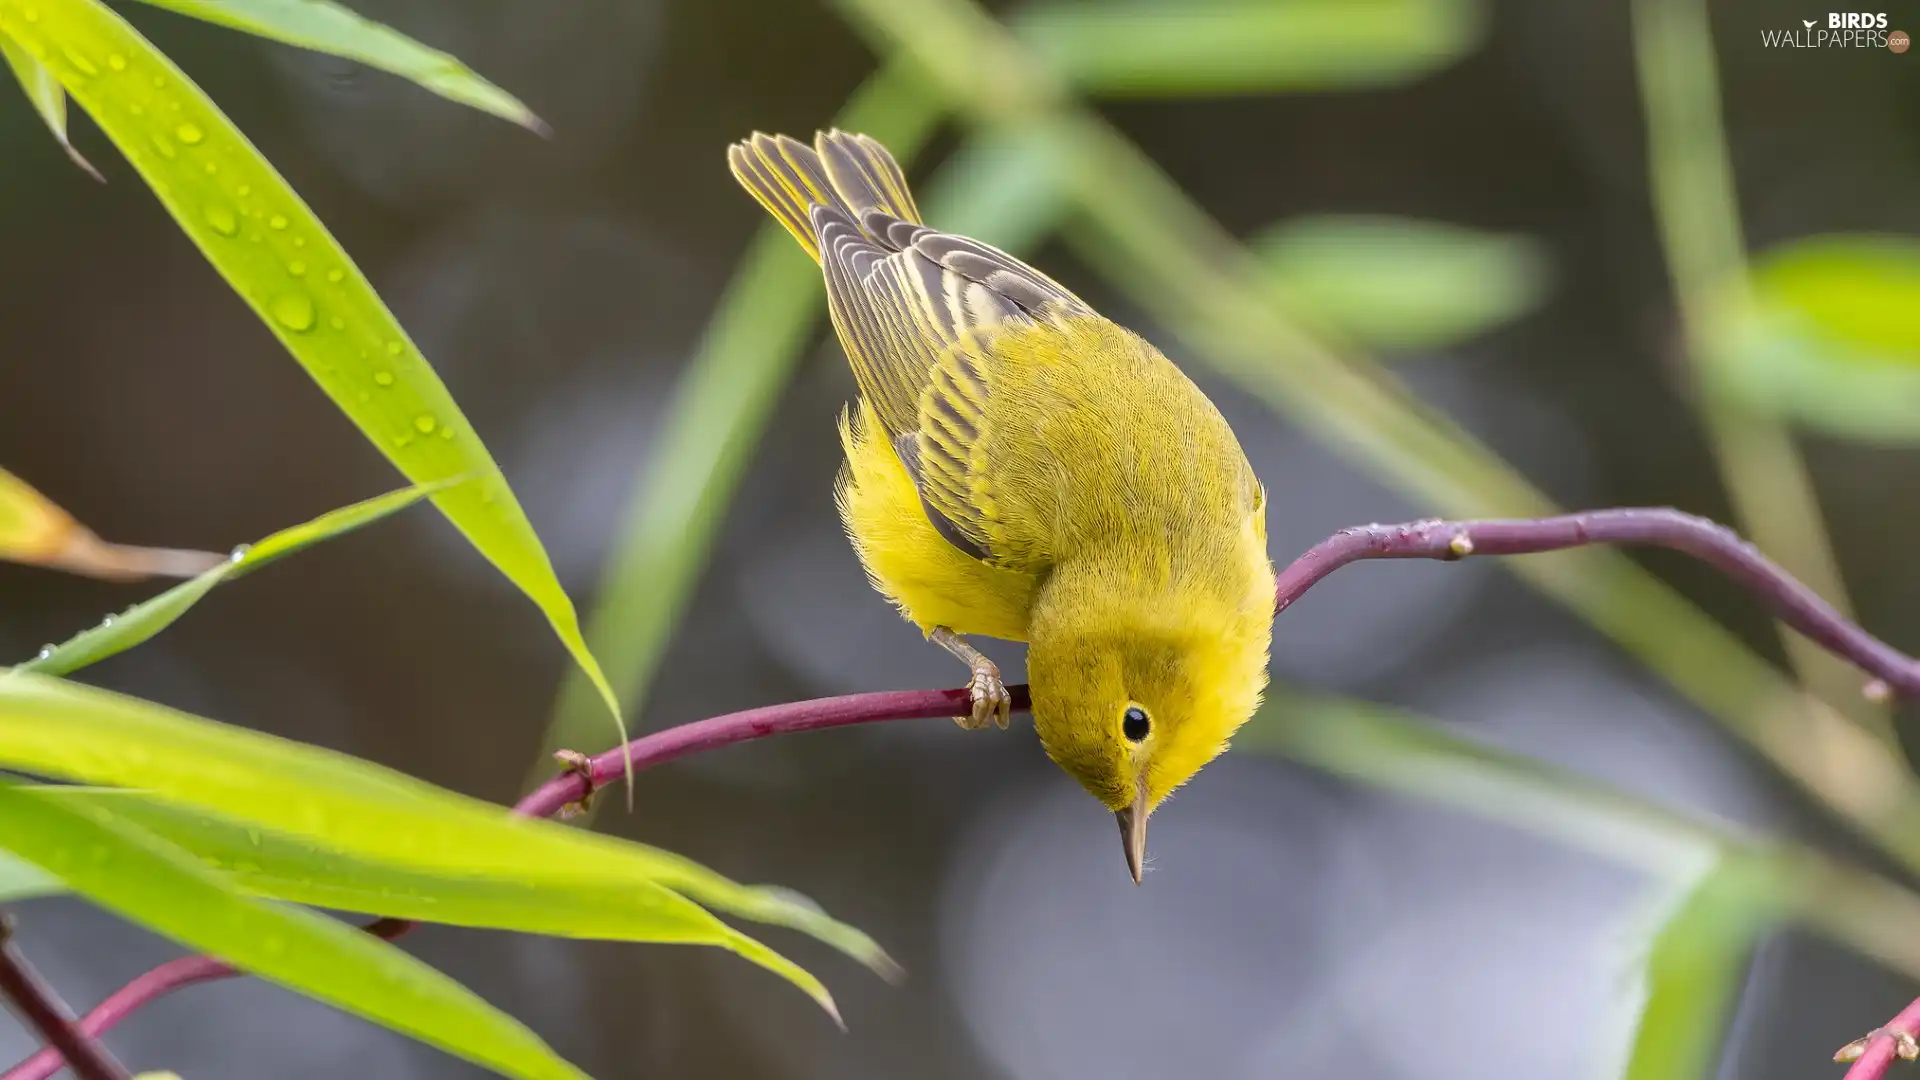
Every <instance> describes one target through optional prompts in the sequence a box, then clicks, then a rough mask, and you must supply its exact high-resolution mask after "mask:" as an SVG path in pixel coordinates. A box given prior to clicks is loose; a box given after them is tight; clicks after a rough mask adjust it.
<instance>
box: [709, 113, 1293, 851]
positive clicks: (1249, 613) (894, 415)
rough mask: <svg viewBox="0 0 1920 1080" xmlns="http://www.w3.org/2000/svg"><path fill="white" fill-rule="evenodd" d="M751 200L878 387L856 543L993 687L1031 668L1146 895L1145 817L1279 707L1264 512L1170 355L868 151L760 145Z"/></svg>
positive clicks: (863, 441) (982, 700)
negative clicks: (944, 220) (970, 225)
mask: <svg viewBox="0 0 1920 1080" xmlns="http://www.w3.org/2000/svg"><path fill="white" fill-rule="evenodd" d="M728 162H729V163H730V164H731V166H732V168H733V175H734V177H735V178H736V179H738V180H739V181H740V183H741V185H742V186H744V187H745V188H746V189H747V190H748V191H749V192H751V193H752V194H753V197H754V198H755V199H758V200H759V202H760V204H761V205H762V206H764V207H766V209H767V211H768V212H769V213H771V214H772V215H773V216H774V217H775V218H776V219H778V220H779V222H780V224H782V225H784V226H786V227H787V230H788V231H789V232H791V233H792V234H793V236H794V238H795V239H797V240H799V241H800V246H801V247H803V248H805V249H806V250H807V254H808V255H811V256H812V257H813V259H814V261H815V262H817V263H819V264H820V267H821V269H822V270H823V271H824V273H825V275H826V284H827V303H828V308H829V310H830V311H831V312H832V314H833V325H834V328H835V329H836V330H837V331H838V332H839V336H840V343H841V344H842V345H843V346H844V347H845V348H846V353H847V359H848V360H849V361H850V362H851V364H852V366H853V374H854V380H855V382H856V383H857V384H858V385H859V389H860V401H859V403H858V405H857V407H856V408H855V409H853V410H851V411H850V412H849V413H847V414H843V416H842V417H841V422H840V440H841V443H842V445H843V446H844V447H845V449H846V455H847V461H846V466H845V467H844V468H843V469H842V471H841V474H840V480H839V484H838V487H837V489H836V493H835V496H836V502H837V503H838V504H839V508H840V516H841V520H842V521H843V522H844V523H845V525H846V530H847V535H848V536H849V537H850V538H851V539H852V541H853V547H854V550H855V551H856V552H857V553H858V554H859V557H860V561H861V563H862V564H863V565H864V566H865V567H866V571H867V576H868V577H869V578H870V579H872V581H873V584H874V586H875V587H876V588H878V589H879V590H880V591H881V592H882V593H884V594H885V595H886V596H887V597H888V598H889V599H891V600H892V601H893V602H894V604H895V605H897V606H898V607H899V608H900V610H901V612H902V613H903V614H904V615H905V616H906V617H907V618H908V619H909V620H911V621H912V622H913V623H915V624H916V625H918V626H919V627H920V629H921V631H922V632H923V633H925V634H926V635H927V637H928V638H929V639H931V640H932V641H934V642H937V643H938V644H940V645H941V646H943V647H944V648H946V650H947V651H948V652H951V653H952V654H953V655H954V656H956V657H958V658H959V659H960V660H962V661H964V662H965V663H966V664H967V666H968V668H969V669H970V670H971V672H972V679H971V681H970V682H969V684H968V685H969V689H970V690H971V692H972V704H973V708H972V714H971V715H970V716H965V717H957V718H956V720H957V722H958V723H959V724H960V725H961V726H963V727H967V728H979V727H983V726H985V725H986V724H987V723H988V722H990V721H992V722H997V723H998V724H999V726H1000V727H1002V728H1005V727H1006V726H1007V718H1008V713H1009V712H1010V699H1009V697H1008V695H1007V690H1006V687H1005V686H1004V685H1003V684H1002V683H1001V681H1000V672H999V670H998V669H997V668H996V667H995V666H994V665H993V663H992V662H991V661H989V660H988V659H987V658H986V657H985V656H982V655H981V654H980V653H979V652H978V651H977V650H975V649H974V648H973V647H972V646H970V645H968V644H967V642H966V641H965V640H964V639H963V638H962V637H961V636H960V635H962V634H975V635H984V636H987V637H996V638H1005V639H1008V640H1012V641H1024V642H1026V643H1027V673H1028V677H1029V681H1030V683H1031V692H1032V698H1033V702H1032V704H1033V719H1034V727H1035V729H1036V730H1037V731H1038V732H1039V735H1040V741H1041V744H1042V745H1043V746H1044V747H1045V748H1046V752H1047V756H1049V757H1051V758H1052V759H1053V760H1054V761H1055V762H1056V763H1058V764H1059V765H1060V767H1061V768H1063V769H1065V770H1066V771H1067V772H1068V773H1071V774H1072V775H1073V777H1074V778H1075V779H1077V780H1079V781H1080V783H1081V784H1082V785H1083V786H1084V787H1085V788H1086V789H1087V790H1088V791H1089V792H1091V793H1092V794H1093V796H1094V797H1095V798H1097V799H1099V800H1100V801H1101V802H1102V803H1103V804H1105V805H1106V806H1107V808H1108V809H1110V810H1112V811H1113V812H1114V814H1115V815H1116V817H1117V818H1118V819H1119V822H1120V833H1121V837H1122V839H1123V840H1124V842H1125V845H1126V855H1127V869H1128V871H1129V872H1130V873H1131V874H1132V875H1133V880H1134V881H1135V882H1136V883H1137V882H1139V880H1140V873H1141V864H1142V862H1143V860H1144V858H1145V853H1146V836H1147V816H1148V815H1149V814H1151V813H1152V812H1153V810H1154V809H1155V808H1156V807H1157V806H1159V805H1160V802H1161V800H1163V799H1165V798H1166V797H1167V794H1168V793H1169V792H1171V791H1172V790H1173V789H1174V788H1176V787H1179V786H1180V785H1181V784H1183V783H1185V782H1186V781H1187V780H1188V779H1189V778H1190V777H1192V776H1193V774H1194V773H1195V772H1198V771H1199V769H1200V767H1201V766H1203V765H1205V764H1206V763H1207V762H1208V761H1211V760H1212V759H1213V758H1214V757H1216V756H1217V755H1219V754H1220V752H1221V751H1223V750H1225V749H1226V747H1227V740H1228V738H1229V737H1230V736H1232V734H1233V732H1234V731H1235V730H1236V729H1237V728H1239V726H1240V725H1241V724H1242V723H1244V722H1245V721H1246V719H1247V717H1249V716H1251V715H1253V711H1254V709H1255V708H1256V707H1257V706H1258V705H1259V702H1260V694H1261V691H1262V690H1263V689H1264V688H1265V687H1266V683H1267V649H1268V644H1269V641H1270V639H1271V637H1272V631H1273V592H1274V575H1273V564H1272V563H1271V562H1270V561H1269V560H1268V558H1267V535H1266V519H1265V513H1264V512H1265V507H1266V492H1265V490H1264V489H1263V488H1262V487H1261V486H1260V482H1259V481H1258V480H1257V479H1256V478H1255V477H1254V475H1253V468H1252V466H1251V465H1249V464H1248V463H1247V457H1246V454H1245V453H1244V452H1242V450H1241V449H1240V444H1239V442H1238V441H1237V440H1236V439H1235V438H1234V436H1233V431H1232V429H1230V428H1229V427H1228V426H1227V422H1226V420H1225V419H1224V418H1222V417H1221V415H1220V412H1219V410H1217V409H1215V408H1214V407H1213V403H1212V402H1210V401H1208V400H1207V398H1206V395H1204V394H1202V393H1201V392H1200V389H1199V388H1198V387H1196V386H1194V385H1193V383H1192V382H1191V381H1189V380H1188V379H1187V377H1186V376H1185V375H1183V374H1181V373H1180V370H1179V369H1178V368H1176V367H1174V366H1173V364H1172V363H1171V362H1169V361H1168V360H1167V358H1166V357H1165V356H1162V355H1161V354H1160V352H1159V350H1157V349H1155V348H1154V347H1153V346H1152V345H1149V344H1147V342H1145V341H1144V340H1142V339H1141V338H1140V337H1138V336H1137V335H1135V334H1133V333H1132V332H1130V331H1128V330H1126V329H1124V328H1122V327H1120V326H1117V325H1115V324H1114V323H1112V322H1109V321H1108V320H1106V319H1104V318H1101V317H1100V316H1099V315H1098V314H1096V313H1095V312H1094V311H1093V309H1092V308H1090V307H1088V306H1087V304H1086V303H1085V302H1084V301H1082V300H1081V299H1080V298H1079V297H1077V296H1075V295H1073V294H1072V293H1071V292H1068V291H1067V290H1066V289H1065V288H1063V287H1062V286H1061V285H1060V284H1059V283H1058V282H1056V281H1054V280H1053V279H1052V278H1049V277H1047V276H1046V275H1045V274H1042V273H1041V272H1040V271H1038V270H1035V269H1034V268H1033V267H1031V266H1028V265H1027V264H1025V263H1023V262H1021V261H1020V260H1018V259H1015V258H1014V257H1012V256H1011V255H1008V254H1006V253H1005V252H1003V251H1000V250H998V249H995V248H992V247H989V246H987V245H986V244H982V243H980V242H979V241H977V240H969V239H967V238H966V237H963V236H955V235H952V234H950V233H943V232H939V231H936V230H934V229H930V228H928V227H927V226H926V225H924V224H922V223H921V221H920V212H919V210H918V209H917V208H916V207H915V206H914V202H913V195H912V194H911V193H910V192H909V191H908V190H907V183H906V179H905V177H903V176H902V175H901V172H900V166H899V165H898V164H897V163H896V162H895V161H894V160H893V156H892V155H891V154H889V153H887V150H886V148H885V147H883V146H881V145H880V144H879V143H878V142H876V141H874V140H873V139H870V138H868V137H866V136H864V135H853V134H848V133H846V132H841V131H829V132H825V133H823V134H820V135H818V136H816V137H815V139H814V145H813V146H811V147H809V146H807V145H806V144H804V143H801V142H799V141H797V140H795V139H790V138H788V137H786V136H784V135H779V136H769V135H762V134H758V133H756V134H755V135H754V136H753V137H752V138H750V139H746V140H744V141H742V142H739V143H736V144H735V145H734V146H733V147H732V148H731V149H730V150H729V151H728Z"/></svg>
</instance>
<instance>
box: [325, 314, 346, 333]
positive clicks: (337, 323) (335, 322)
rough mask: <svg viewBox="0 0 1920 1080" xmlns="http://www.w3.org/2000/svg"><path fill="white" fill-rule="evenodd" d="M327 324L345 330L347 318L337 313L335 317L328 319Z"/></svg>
mask: <svg viewBox="0 0 1920 1080" xmlns="http://www.w3.org/2000/svg"><path fill="white" fill-rule="evenodd" d="M327 325H328V326H331V327H333V328H334V329H335V330H345V329H346V328H347V320H345V319H343V318H341V317H340V316H338V315H335V316H334V317H333V318H331V319H328V320H327Z"/></svg>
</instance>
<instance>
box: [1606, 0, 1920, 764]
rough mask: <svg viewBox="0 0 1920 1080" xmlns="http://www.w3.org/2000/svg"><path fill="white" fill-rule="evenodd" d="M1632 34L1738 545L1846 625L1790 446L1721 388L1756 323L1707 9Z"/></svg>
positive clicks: (1659, 204)
mask: <svg viewBox="0 0 1920 1080" xmlns="http://www.w3.org/2000/svg"><path fill="white" fill-rule="evenodd" d="M1633 28H1634V59H1635V61H1636V63H1637V64H1638V67H1639V73H1640V93H1641V100H1642V102H1643V106H1644V111H1645V112H1646V116H1647V169H1648V176H1649V182H1650V184H1651V186H1652V189H1653V205H1654V212H1655V214H1654V216H1655V218H1656V221H1657V223H1658V225H1659V227H1660V239H1661V243H1662V245H1663V247H1664V249H1665V251H1666V258H1667V265H1668V267H1669V271H1670V273H1671V275H1672V277H1673V289H1674V297H1675V300H1676V301H1677V302H1678V304H1679V308H1680V321H1681V326H1682V329H1683V330H1684V331H1685V338H1686V346H1685V349H1684V352H1685V354H1686V357H1687V359H1688V361H1689V363H1690V366H1691V368H1692V370H1693V371H1694V372H1695V374H1696V375H1697V376H1698V378H1697V380H1696V381H1697V383H1698V384H1699V387H1700V391H1701V392H1700V393H1699V394H1698V395H1697V396H1696V398H1695V402H1694V404H1695V411H1696V412H1697V413H1698V414H1699V416H1700V422H1701V424H1702V426H1704V427H1705V428H1706V431H1707V435H1708V438H1709V441H1710V443H1711V444H1712V447H1713V451H1714V458H1715V460H1716V462H1717V463H1718V464H1719V467H1720V478H1721V481H1722V482H1723V483H1724V484H1725V485H1726V487H1727V494H1728V495H1729V496H1731V498H1732V500H1733V504H1734V507H1735V509H1736V511H1737V512H1738V514H1739V521H1740V524H1741V526H1742V527H1743V528H1744V529H1745V530H1746V532H1747V534H1748V535H1749V536H1751V537H1752V538H1753V541H1754V542H1755V543H1757V544H1759V545H1760V546H1761V547H1763V548H1765V549H1766V551H1767V553H1768V554H1769V555H1771V556H1772V557H1773V559H1774V560H1775V561H1776V562H1778V563H1780V565H1782V566H1784V567H1786V568H1787V571H1788V572H1789V573H1791V574H1793V576H1795V577H1797V578H1799V579H1800V580H1801V581H1804V582H1806V583H1807V586H1808V587H1809V588H1811V589H1813V591H1815V592H1817V593H1819V594H1820V595H1821V596H1822V597H1823V598H1825V599H1826V601H1827V602H1828V603H1830V604H1832V605H1833V606H1834V607H1835V608H1837V609H1839V611H1840V613H1841V614H1842V615H1846V616H1847V617H1849V618H1851V617H1852V615H1853V613H1852V611H1851V610H1850V609H1849V605H1848V603H1847V590H1846V584H1845V582H1844V581H1843V580H1842V578H1841V576H1840V564H1839V561H1838V560H1837V559H1836V558H1835V557H1834V554H1833V544H1832V541H1831V540H1830V539H1829V538H1828V536H1827V529H1826V522H1825V518H1824V517H1822V515H1821V513H1820V500H1819V496H1818V494H1817V493H1816V492H1815V491H1814V489H1813V479H1812V477H1810V476H1809V475H1808V474H1807V466H1806V462H1805V460H1804V459H1803V458H1802V457H1801V454H1800V450H1799V447H1798V446H1797V445H1795V443H1794V441H1793V435H1792V433H1791V432H1790V431H1788V430H1787V428H1786V426H1785V425H1784V424H1782V423H1781V422H1779V421H1778V420H1775V419H1773V418H1771V417H1769V416H1767V415H1765V414H1764V413H1761V412H1758V411H1755V410H1753V409H1751V408H1749V407H1748V406H1746V405H1744V404H1742V403H1741V402H1740V400H1739V398H1738V396H1737V395H1736V394H1733V393H1729V392H1728V391H1727V389H1726V388H1725V386H1724V381H1725V380H1724V379H1723V378H1721V377H1719V376H1718V371H1719V369H1722V368H1724V367H1725V366H1726V365H1727V364H1728V363H1730V362H1733V358H1732V357H1731V356H1730V355H1728V350H1729V347H1730V345H1731V344H1732V343H1733V342H1734V341H1735V340H1736V339H1735V333H1736V331H1737V329H1738V328H1739V327H1740V326H1742V325H1743V324H1744V323H1745V322H1746V321H1747V320H1749V319H1751V318H1752V314H1753V310H1754V303H1753V296H1752V294H1751V291H1750V290H1749V288H1748V286H1747V278H1748V269H1747V255H1746V243H1745V241H1744V240H1743V239H1742V237H1741V233H1740V211H1739V197H1738V194H1737V193H1736V191H1735V188H1734V180H1733V164H1732V162H1731V161H1730V160H1729V159H1728V155H1727V143H1726V135H1725V133H1724V132H1723V131H1722V130H1721V125H1720V86H1719V75H1718V72H1717V68H1716V61H1715V58H1714V50H1713V39H1712V34H1711V30H1710V28H1709V26H1708V20H1707V11H1706V5H1705V4H1704V2H1702V0H1635V3H1634V5H1633ZM1779 633H1780V635H1781V641H1782V642H1783V643H1784V644H1785V646H1786V649H1787V656H1788V659H1789V660H1790V661H1791V662H1792V664H1793V668H1794V670H1795V671H1796V672H1797V673H1798V674H1799V675H1800V678H1801V680H1802V681H1804V682H1805V683H1806V684H1807V686H1808V687H1809V688H1810V689H1812V690H1813V691H1814V692H1815V693H1817V694H1819V695H1820V696H1821V697H1822V698H1823V699H1825V700H1826V701H1828V702H1830V703H1833V704H1834V705H1835V706H1836V707H1837V708H1840V709H1841V710H1842V711H1844V712H1845V713H1846V714H1847V715H1849V716H1851V717H1853V718H1854V719H1856V720H1857V721H1858V722H1860V723H1862V724H1863V725H1865V726H1866V727H1867V729H1868V730H1870V731H1872V732H1873V733H1874V734H1876V735H1877V736H1879V737H1880V738H1881V739H1883V740H1885V741H1887V742H1888V744H1889V745H1893V744H1894V741H1895V739H1894V732H1893V720H1892V716H1891V714H1890V712H1889V711H1888V709H1887V708H1886V707H1885V706H1884V705H1876V704H1875V703H1873V702H1871V701H1869V700H1867V699H1866V698H1865V697H1864V696H1863V695H1862V694H1860V692H1859V689H1860V677H1859V675H1858V674H1857V673H1856V672H1854V670H1853V669H1852V668H1851V667H1849V666H1848V665H1847V663H1846V662H1845V661H1843V660H1841V659H1840V658H1839V657H1836V656H1834V655H1832V654H1831V653H1828V652H1827V651H1826V650H1825V649H1822V648H1821V647H1820V646H1819V645H1817V644H1815V643H1814V642H1812V641H1809V640H1807V639H1806V638H1804V637H1801V636H1800V635H1799V634H1796V633H1794V632H1793V631H1791V630H1789V629H1787V628H1786V627H1784V626H1782V627H1780V628H1779Z"/></svg>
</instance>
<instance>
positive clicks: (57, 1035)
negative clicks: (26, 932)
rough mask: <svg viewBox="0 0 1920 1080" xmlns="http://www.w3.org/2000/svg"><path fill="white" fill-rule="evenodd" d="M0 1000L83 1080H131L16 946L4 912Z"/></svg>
mask: <svg viewBox="0 0 1920 1080" xmlns="http://www.w3.org/2000/svg"><path fill="white" fill-rule="evenodd" d="M0 997H4V998H6V999H7V1000H8V1001H10V1002H12V1003H13V1007H14V1008H15V1009H16V1010H17V1011H18V1012H19V1013H20V1018H21V1019H23V1020H25V1021H26V1022H27V1026H29V1027H31V1028H33V1030H35V1031H37V1032H39V1033H40V1037H41V1038H43V1039H45V1040H47V1044H48V1045H49V1046H57V1047H59V1048H60V1053H61V1054H62V1055H64V1056H65V1058H66V1060H68V1061H71V1062H73V1074H74V1075H75V1076H77V1077H79V1078H80V1080H128V1078H129V1075H130V1074H129V1073H128V1072H127V1067H126V1066H125V1065H122V1064H120V1062H119V1061H118V1060H117V1059H116V1058H115V1057H114V1056H113V1053H112V1051H110V1050H108V1049H107V1048H106V1047H104V1046H102V1045H100V1043H99V1041H98V1040H96V1039H95V1038H94V1037H93V1036H92V1035H91V1034H89V1033H87V1032H86V1031H84V1030H82V1028H81V1025H79V1024H76V1023H74V1020H73V1010H71V1009H69V1008H67V1005H66V1002H64V1001H61V1000H60V995H59V994H58V993H57V992H55V991H54V989H53V987H51V986H49V985H47V981H46V980H45V979H42V978H41V977H40V973H39V972H38V971H35V970H34V969H33V965H32V964H30V963H28V962H27V958H26V957H25V956H22V955H21V954H20V950H19V949H18V948H16V947H15V946H14V944H13V922H12V920H11V919H9V918H7V916H6V914H5V913H4V912H0Z"/></svg>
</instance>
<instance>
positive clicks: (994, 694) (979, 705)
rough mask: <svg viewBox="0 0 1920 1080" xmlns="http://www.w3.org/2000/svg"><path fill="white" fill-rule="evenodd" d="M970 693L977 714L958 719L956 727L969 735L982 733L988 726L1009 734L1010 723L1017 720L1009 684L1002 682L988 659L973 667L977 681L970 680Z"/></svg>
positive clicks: (973, 713) (957, 717) (956, 718)
mask: <svg viewBox="0 0 1920 1080" xmlns="http://www.w3.org/2000/svg"><path fill="white" fill-rule="evenodd" d="M967 693H968V694H970V695H971V696H972V697H973V712H972V714H970V715H968V716H956V717H954V718H953V722H954V723H956V724H959V725H960V726H961V727H963V728H966V729H967V730H968V731H979V730H980V729H981V728H983V727H986V726H987V725H988V724H993V725H994V726H996V727H998V728H999V729H1000V730H1001V731H1005V730H1007V723H1008V721H1009V720H1010V719H1012V717H1013V695H1012V694H1009V693H1007V684H1006V683H1005V682H1003V681H1002V680H1001V678H1000V669H999V668H997V667H995V666H994V665H993V663H992V662H991V661H988V660H984V659H983V660H982V661H981V662H980V663H978V664H975V665H973V678H971V679H968V680H967Z"/></svg>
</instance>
